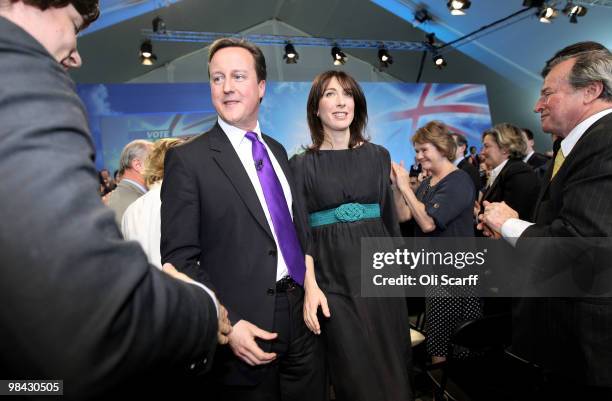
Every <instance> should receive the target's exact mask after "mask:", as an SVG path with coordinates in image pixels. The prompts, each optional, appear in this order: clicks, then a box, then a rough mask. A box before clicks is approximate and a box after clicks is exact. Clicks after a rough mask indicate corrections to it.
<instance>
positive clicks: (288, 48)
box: [283, 43, 300, 64]
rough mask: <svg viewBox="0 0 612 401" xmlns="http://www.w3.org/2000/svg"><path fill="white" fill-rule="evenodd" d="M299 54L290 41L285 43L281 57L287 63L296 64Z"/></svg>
mask: <svg viewBox="0 0 612 401" xmlns="http://www.w3.org/2000/svg"><path fill="white" fill-rule="evenodd" d="M299 58H300V55H299V54H298V52H296V51H295V47H294V46H293V45H292V44H291V43H287V44H286V45H285V55H284V56H283V59H284V60H285V63H287V64H297V61H298V59H299Z"/></svg>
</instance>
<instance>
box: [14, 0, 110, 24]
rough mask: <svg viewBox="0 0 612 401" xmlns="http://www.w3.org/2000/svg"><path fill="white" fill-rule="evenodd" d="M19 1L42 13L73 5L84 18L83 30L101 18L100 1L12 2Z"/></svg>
mask: <svg viewBox="0 0 612 401" xmlns="http://www.w3.org/2000/svg"><path fill="white" fill-rule="evenodd" d="M18 1H22V2H23V3H24V4H27V5H29V6H32V7H36V8H38V9H40V10H42V11H45V10H46V9H48V8H62V7H66V6H67V5H69V4H72V5H73V6H74V8H75V9H76V10H77V11H78V12H79V14H81V16H82V17H83V26H82V27H81V29H84V28H87V26H89V24H91V23H92V22H94V21H95V20H97V19H98V17H99V16H100V8H99V6H98V0H11V2H13V3H16V2H18Z"/></svg>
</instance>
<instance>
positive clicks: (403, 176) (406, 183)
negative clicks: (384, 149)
mask: <svg viewBox="0 0 612 401" xmlns="http://www.w3.org/2000/svg"><path fill="white" fill-rule="evenodd" d="M391 175H392V178H391V182H394V183H395V185H397V187H398V188H399V189H400V191H402V192H406V191H411V189H410V174H409V173H408V171H407V170H406V168H405V167H404V162H403V161H401V162H400V163H399V164H397V163H395V162H391Z"/></svg>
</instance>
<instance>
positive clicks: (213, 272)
mask: <svg viewBox="0 0 612 401" xmlns="http://www.w3.org/2000/svg"><path fill="white" fill-rule="evenodd" d="M208 72H209V76H210V87H211V97H212V102H213V105H214V106H215V109H216V110H217V113H218V115H219V118H218V121H217V124H215V126H214V127H213V128H212V129H211V130H210V131H209V132H207V133H205V134H203V135H200V136H199V137H196V138H194V139H193V140H192V141H190V142H188V143H186V144H185V145H183V146H180V147H176V148H173V149H170V151H168V153H167V155H166V161H165V169H164V171H165V178H164V183H163V186H162V194H161V197H162V208H161V219H162V230H161V231H162V232H161V254H162V262H164V263H165V262H170V263H172V264H173V265H175V266H176V267H177V268H178V269H179V270H180V271H182V272H185V273H186V274H187V275H189V276H190V277H192V278H194V279H196V280H198V281H200V282H203V283H205V284H206V285H209V286H211V287H212V288H213V289H214V290H215V292H216V294H217V295H218V297H219V299H220V300H221V301H222V302H223V304H224V305H226V306H227V309H228V312H229V317H230V320H231V322H232V324H233V330H232V333H231V334H230V336H229V349H228V348H224V349H221V350H219V351H218V352H217V355H216V357H215V364H214V367H213V374H214V380H213V381H212V382H211V383H209V384H210V386H209V387H210V389H208V391H211V392H212V393H214V394H215V396H216V397H217V398H216V399H223V400H263V399H266V400H280V399H282V400H319V399H323V398H325V387H324V373H325V372H324V370H323V366H322V364H321V360H320V358H319V357H318V355H317V353H316V350H317V348H316V344H317V343H316V341H315V340H316V338H315V337H314V334H312V333H311V332H310V331H308V329H307V328H306V325H305V324H304V320H303V312H302V304H303V296H304V292H303V288H302V283H303V279H304V269H305V266H304V253H303V251H302V249H301V245H300V243H299V241H298V237H297V233H296V230H295V227H294V225H293V221H292V215H293V216H295V218H298V216H300V215H301V213H299V210H300V206H299V205H298V204H296V199H295V198H293V196H292V187H293V180H292V177H291V175H290V168H289V164H288V160H287V154H286V152H285V150H284V148H283V147H282V145H280V144H279V143H278V142H276V141H275V140H274V139H272V138H270V137H268V136H266V135H263V134H262V133H261V130H260V127H259V123H258V113H259V104H260V102H261V101H262V98H263V96H264V93H265V87H266V85H265V84H266V82H265V79H266V64H265V59H264V56H263V54H262V52H261V50H260V49H259V48H258V47H257V46H255V45H253V44H251V43H249V42H246V41H243V40H238V39H229V38H224V39H219V40H217V41H215V42H214V43H213V44H212V45H211V46H210V48H209V65H208ZM291 214H292V215H291ZM208 394H210V393H208Z"/></svg>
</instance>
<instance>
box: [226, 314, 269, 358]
mask: <svg viewBox="0 0 612 401" xmlns="http://www.w3.org/2000/svg"><path fill="white" fill-rule="evenodd" d="M277 336H278V334H277V333H270V332H268V331H265V330H262V329H260V328H259V327H257V326H255V325H254V324H253V323H250V322H247V321H246V320H240V321H238V323H236V324H235V325H234V327H233V328H232V332H231V333H229V335H228V339H229V346H230V347H231V348H232V351H233V352H234V355H236V356H237V357H238V358H240V359H242V360H243V361H244V362H246V363H247V364H249V365H251V366H255V365H264V364H266V363H270V362H272V361H273V360H274V359H275V358H276V354H275V353H273V352H272V353H270V352H264V351H263V350H262V349H261V348H259V346H258V345H257V343H256V342H255V338H256V337H257V338H261V339H264V340H274V339H275V338H276V337H277Z"/></svg>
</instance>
